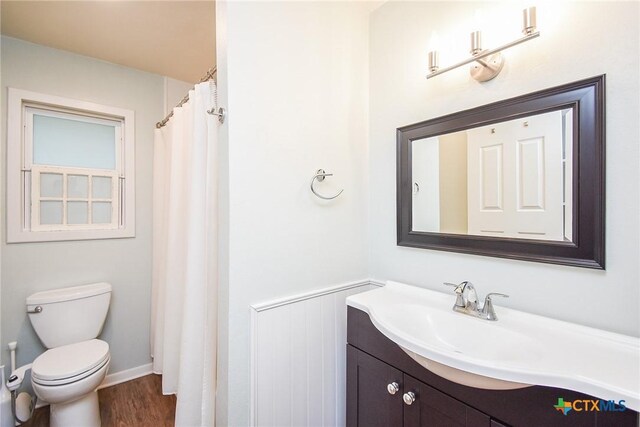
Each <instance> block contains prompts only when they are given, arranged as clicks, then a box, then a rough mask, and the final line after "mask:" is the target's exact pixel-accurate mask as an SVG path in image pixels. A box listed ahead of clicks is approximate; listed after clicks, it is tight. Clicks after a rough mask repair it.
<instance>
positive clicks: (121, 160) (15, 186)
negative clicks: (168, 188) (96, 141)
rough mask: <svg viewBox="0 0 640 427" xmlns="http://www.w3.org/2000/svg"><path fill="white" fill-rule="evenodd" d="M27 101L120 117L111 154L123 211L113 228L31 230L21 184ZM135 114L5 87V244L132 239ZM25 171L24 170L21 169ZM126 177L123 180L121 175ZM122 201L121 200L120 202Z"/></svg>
mask: <svg viewBox="0 0 640 427" xmlns="http://www.w3.org/2000/svg"><path fill="white" fill-rule="evenodd" d="M26 105H30V106H36V107H37V106H40V107H42V108H49V109H56V108H57V109H62V110H64V111H65V112H69V113H77V114H80V115H93V116H95V115H99V116H101V117H103V118H113V119H115V120H119V121H122V122H123V123H122V125H121V126H120V128H121V131H120V137H121V142H120V144H116V147H120V146H122V149H121V150H122V151H121V152H120V153H116V155H117V158H116V163H117V164H118V165H119V169H120V171H119V172H120V181H121V182H120V183H118V184H119V185H122V184H123V183H122V181H124V188H122V191H121V193H123V195H122V196H123V197H122V198H121V199H120V200H119V203H120V204H121V205H123V206H122V210H123V211H124V213H123V215H122V218H121V221H122V224H119V228H118V229H102V230H96V229H92V230H62V231H46V232H43V231H35V230H31V228H30V227H29V224H28V223H27V221H29V222H30V219H31V215H30V212H26V211H27V210H28V208H29V204H27V203H25V200H24V199H26V198H27V197H29V195H30V193H28V192H26V191H25V188H26V185H27V184H29V183H28V182H25V181H26V180H28V179H30V178H31V176H30V175H31V174H30V173H29V172H30V171H29V170H28V169H29V167H28V166H30V162H29V163H28V164H26V163H27V158H26V157H25V156H26V154H28V153H26V151H27V150H28V147H25V146H26V145H28V144H24V143H23V140H24V138H25V136H26V135H25V130H24V123H23V119H24V118H26V117H28V115H26V113H25V109H26V107H25V106H26ZM134 165H135V113H134V111H132V110H127V109H123V108H117V107H110V106H107V105H101V104H96V103H93V102H86V101H79V100H75V99H70V98H64V97H60V96H54V95H47V94H42V93H37V92H31V91H27V90H22V89H15V88H8V103H7V182H6V183H7V186H6V188H7V198H6V201H7V202H6V203H7V204H6V206H5V209H6V212H7V236H6V239H7V243H21V242H49V241H63V240H86V239H113V238H126V237H135V203H136V201H135V169H134ZM23 169H24V170H23ZM125 177H126V179H124V178H125ZM122 199H124V203H123V200H122Z"/></svg>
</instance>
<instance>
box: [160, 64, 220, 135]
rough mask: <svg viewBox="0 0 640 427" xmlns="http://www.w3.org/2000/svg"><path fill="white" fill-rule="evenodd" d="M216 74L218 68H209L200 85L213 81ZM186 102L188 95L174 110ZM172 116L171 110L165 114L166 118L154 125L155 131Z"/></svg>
mask: <svg viewBox="0 0 640 427" xmlns="http://www.w3.org/2000/svg"><path fill="white" fill-rule="evenodd" d="M217 72H218V67H213V68H209V70H208V71H207V74H205V75H204V77H202V78H201V79H200V83H203V82H207V81H209V80H213V76H215V75H216V73H217ZM188 100H189V94H186V95H185V97H184V98H182V101H180V102H179V103H178V105H176V106H175V108H178V107H182V105H183V104H184V103H185V102H187V101H188ZM172 116H173V110H171V112H170V113H169V114H167V117H165V118H164V119H163V120H162V121H159V122H158V123H156V129H160V128H161V127H162V126H164V125H166V124H167V122H168V121H169V119H170V118H171V117H172Z"/></svg>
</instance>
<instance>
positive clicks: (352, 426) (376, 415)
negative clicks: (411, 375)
mask: <svg viewBox="0 0 640 427" xmlns="http://www.w3.org/2000/svg"><path fill="white" fill-rule="evenodd" d="M394 382H395V383H396V384H397V385H398V388H399V390H398V391H397V392H395V394H391V393H389V391H388V390H387V386H388V385H389V384H392V383H394ZM402 406H403V404H402V372H401V371H399V370H397V369H395V368H393V367H391V366H390V365H387V364H386V363H384V362H381V361H380V360H378V359H376V358H374V357H372V356H369V355H368V354H366V353H364V352H362V351H360V350H358V349H356V348H355V347H352V346H350V345H348V346H347V426H348V427H375V426H380V427H383V426H384V427H395V426H398V427H400V426H402Z"/></svg>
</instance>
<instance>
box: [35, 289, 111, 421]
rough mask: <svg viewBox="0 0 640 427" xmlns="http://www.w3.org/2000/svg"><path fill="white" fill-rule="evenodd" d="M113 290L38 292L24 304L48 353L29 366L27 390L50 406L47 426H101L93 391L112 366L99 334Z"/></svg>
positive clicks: (96, 399)
mask: <svg viewBox="0 0 640 427" xmlns="http://www.w3.org/2000/svg"><path fill="white" fill-rule="evenodd" d="M110 301H111V285H110V284H109V283H93V284H90V285H83V286H74V287H69V288H62V289H54V290H50V291H44V292H38V293H35V294H33V295H31V296H29V297H28V298H27V313H28V314H29V320H30V321H31V325H32V326H33V329H34V330H35V332H36V334H37V335H38V337H39V338H40V341H42V344H44V346H45V347H46V348H47V349H48V350H47V351H45V352H44V353H43V354H41V355H40V356H38V357H37V358H36V360H34V361H33V365H32V367H31V384H32V386H33V390H34V391H35V393H36V395H37V396H38V398H39V399H42V400H44V401H46V402H48V403H49V404H50V413H51V414H50V425H51V426H52V427H63V426H83V427H84V426H86V427H93V426H100V425H101V422H100V407H99V405H98V392H97V390H96V389H97V387H98V386H99V385H100V384H101V383H102V381H103V380H104V377H105V376H106V375H107V370H108V369H109V362H110V360H111V357H110V354H109V344H108V343H106V342H105V341H102V340H99V339H97V337H98V335H100V332H101V331H102V326H103V325H104V321H105V318H106V316H107V311H108V309H109V302H110Z"/></svg>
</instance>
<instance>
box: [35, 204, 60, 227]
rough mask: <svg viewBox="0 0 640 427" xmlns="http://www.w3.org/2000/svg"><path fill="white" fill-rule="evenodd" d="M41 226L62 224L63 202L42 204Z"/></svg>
mask: <svg viewBox="0 0 640 427" xmlns="http://www.w3.org/2000/svg"><path fill="white" fill-rule="evenodd" d="M40 224H62V202H53V201H41V202H40Z"/></svg>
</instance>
